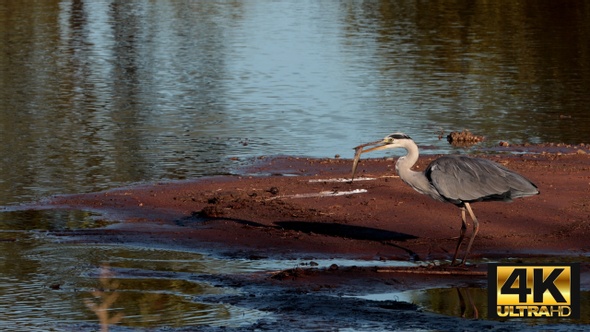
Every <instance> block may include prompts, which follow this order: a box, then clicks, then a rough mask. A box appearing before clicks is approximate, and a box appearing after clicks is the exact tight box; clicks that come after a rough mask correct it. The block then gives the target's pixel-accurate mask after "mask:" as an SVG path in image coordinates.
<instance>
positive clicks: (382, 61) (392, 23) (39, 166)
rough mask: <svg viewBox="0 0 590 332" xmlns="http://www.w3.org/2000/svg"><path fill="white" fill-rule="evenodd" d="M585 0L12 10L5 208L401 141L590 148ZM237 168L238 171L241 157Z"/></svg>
mask: <svg viewBox="0 0 590 332" xmlns="http://www.w3.org/2000/svg"><path fill="white" fill-rule="evenodd" d="M589 8H590V6H589V5H588V4H587V3H586V2H583V1H568V2H567V3H560V2H553V1H521V2H517V3H509V4H507V3H496V2H463V1H456V2H455V1H446V2H429V1H394V2H391V3H389V2H386V1H363V2H361V1H343V2H323V1H319V2H318V1H273V2H269V1H246V2H241V1H239V2H231V1H132V2H131V1H113V0H111V1H107V0H98V1H83V0H71V1H42V2H37V1H30V0H25V1H7V2H3V3H2V4H0V30H2V36H3V42H2V43H1V44H0V50H1V52H0V69H1V70H2V75H1V76H0V84H1V89H0V98H1V99H2V103H1V104H0V139H1V140H2V144H1V145H0V156H1V157H2V160H1V164H0V166H1V168H0V189H1V190H0V204H2V203H15V202H19V201H23V200H30V199H34V198H36V197H39V196H44V195H46V194H50V193H56V192H58V193H62V192H80V191H93V190H97V189H102V188H105V187H112V186H116V185H119V184H121V183H127V182H132V181H146V180H147V181H150V180H154V179H162V178H164V179H165V178H170V179H177V178H186V177H195V176H201V175H206V174H220V173H227V172H230V171H231V169H232V168H233V167H235V166H236V164H239V163H240V160H241V161H244V160H247V158H249V157H252V156H259V155H266V156H268V155H275V154H288V155H305V156H313V157H333V156H335V155H336V154H339V155H341V156H342V157H347V158H351V157H352V156H353V151H352V149H351V148H352V147H354V146H356V145H358V144H360V143H364V142H366V141H372V140H374V139H376V138H379V137H383V136H385V135H386V134H388V133H391V132H393V131H403V132H406V133H407V134H410V135H411V136H412V137H413V138H414V139H415V140H416V141H417V142H418V143H419V144H421V145H422V146H423V147H425V151H426V152H430V153H432V152H447V151H450V150H452V149H453V148H452V147H450V146H449V145H448V143H447V142H446V141H445V140H439V139H438V136H439V134H440V133H441V131H442V132H444V133H449V132H450V131H460V130H463V129H470V130H471V131H472V132H474V133H476V134H479V135H483V136H485V137H486V138H487V144H497V142H498V141H499V140H508V141H510V142H514V143H519V142H547V141H549V142H567V143H580V142H587V141H588V139H587V138H588V137H590V129H589V128H590V110H589V105H590V94H589V93H588V91H590V78H589V77H590V68H589V67H590V43H588V38H589V36H590V17H589V16H590V9H589ZM230 158H231V159H230Z"/></svg>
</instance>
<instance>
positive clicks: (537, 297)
mask: <svg viewBox="0 0 590 332" xmlns="http://www.w3.org/2000/svg"><path fill="white" fill-rule="evenodd" d="M488 316H489V317H491V318H509V317H563V318H579V317H580V265H579V264H577V263H572V264H498V263H491V264H488Z"/></svg>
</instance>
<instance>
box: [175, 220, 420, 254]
mask: <svg viewBox="0 0 590 332" xmlns="http://www.w3.org/2000/svg"><path fill="white" fill-rule="evenodd" d="M215 220H223V221H231V222H235V223H237V224H240V225H245V226H250V227H257V228H266V229H274V230H291V231H297V232H303V233H306V234H321V235H326V236H334V237H342V238H347V239H354V240H361V241H377V242H382V243H384V244H386V245H390V246H393V247H396V248H398V249H401V250H403V251H405V252H406V253H407V254H408V255H409V256H410V260H414V261H415V260H419V257H418V255H417V254H416V253H415V252H413V251H412V250H410V249H408V248H405V247H403V246H400V245H398V244H396V242H403V241H406V240H412V239H417V238H418V237H417V236H414V235H411V234H406V233H400V232H394V231H388V230H383V229H378V228H373V227H365V226H355V225H344V224H339V223H326V222H315V221H277V222H274V223H273V224H274V225H266V224H261V223H258V222H255V221H251V220H245V219H238V218H227V217H211V216H202V215H200V214H199V213H198V212H196V213H193V214H192V215H191V216H187V217H185V218H182V219H179V220H177V225H179V226H192V227H194V226H195V224H196V225H198V224H201V223H205V222H207V221H215Z"/></svg>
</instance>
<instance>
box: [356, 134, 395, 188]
mask: <svg viewBox="0 0 590 332" xmlns="http://www.w3.org/2000/svg"><path fill="white" fill-rule="evenodd" d="M391 144H392V141H391V140H388V138H387V137H386V138H385V139H382V140H378V141H375V142H370V143H365V144H361V145H359V146H357V147H355V148H354V151H355V154H354V161H353V162H352V175H351V176H350V182H351V183H352V181H353V180H354V174H355V173H356V168H357V166H358V164H359V160H360V159H361V154H363V153H367V152H371V151H378V150H384V149H388V148H390V145H391ZM369 146H373V147H370V148H368V149H366V150H363V149H364V148H365V147H369Z"/></svg>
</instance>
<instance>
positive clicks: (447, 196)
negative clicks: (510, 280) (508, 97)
mask: <svg viewBox="0 0 590 332" xmlns="http://www.w3.org/2000/svg"><path fill="white" fill-rule="evenodd" d="M368 146H373V147H371V148H368V149H366V150H363V148H365V147H368ZM396 148H402V149H405V150H406V151H407V154H406V155H405V156H403V157H400V158H399V159H398V160H397V162H396V164H395V169H396V172H397V174H398V175H399V177H400V178H401V179H402V181H403V182H405V183H406V184H408V185H409V186H410V187H412V188H413V189H414V190H416V191H417V192H419V193H421V194H424V195H428V196H430V197H431V198H433V199H435V200H437V201H440V202H449V203H452V204H455V205H456V206H457V207H459V208H460V209H461V231H460V233H459V241H458V242H457V247H456V249H455V254H454V255H453V260H452V262H451V265H454V264H455V260H456V259H457V253H458V251H459V247H460V246H461V242H462V241H463V237H464V236H465V231H466V229H467V221H466V219H465V211H466V210H467V212H469V215H470V216H471V220H473V235H472V236H471V239H470V240H469V244H468V245H467V250H466V251H465V255H464V256H463V259H462V261H461V263H460V265H464V264H465V262H466V258H467V255H468V254H469V251H470V250H471V246H472V245H473V240H474V239H475V236H476V235H477V232H478V231H479V222H478V221H477V218H476V217H475V214H474V213H473V210H472V209H471V205H470V204H471V203H473V202H481V201H506V202H509V201H512V199H514V198H519V197H527V196H532V195H538V194H539V190H538V189H537V186H536V185H535V184H534V183H532V182H531V181H529V180H528V179H527V178H525V177H524V176H522V175H520V174H518V173H516V172H513V171H511V170H509V169H507V168H506V167H504V166H502V165H500V164H498V163H495V162H493V161H490V160H486V159H480V158H472V157H468V156H464V155H446V156H442V157H440V158H437V159H435V160H433V161H432V162H431V163H430V164H429V165H428V167H426V169H425V170H424V172H417V171H413V170H412V166H414V164H416V162H417V161H418V155H419V152H418V146H417V145H416V143H414V141H413V140H412V139H411V138H410V136H408V135H406V134H403V133H393V134H391V135H388V136H387V137H385V138H384V139H383V140H379V141H376V142H371V143H366V144H362V145H359V146H357V147H356V148H355V150H356V155H355V159H354V163H353V166H352V178H353V179H354V173H355V172H356V168H357V165H358V161H359V159H360V156H361V154H363V153H367V152H371V151H377V150H384V149H396Z"/></svg>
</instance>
